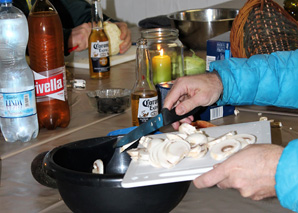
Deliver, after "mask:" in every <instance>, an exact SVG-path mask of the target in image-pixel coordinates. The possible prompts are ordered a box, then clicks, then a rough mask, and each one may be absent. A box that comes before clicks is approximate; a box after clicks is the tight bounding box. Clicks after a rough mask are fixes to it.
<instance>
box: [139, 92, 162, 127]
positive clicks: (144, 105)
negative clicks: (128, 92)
mask: <svg viewBox="0 0 298 213" xmlns="http://www.w3.org/2000/svg"><path fill="white" fill-rule="evenodd" d="M157 114H158V96H155V97H152V98H140V99H139V107H138V120H139V124H142V123H145V122H147V121H148V120H149V119H150V118H152V117H155V116H156V115H157Z"/></svg>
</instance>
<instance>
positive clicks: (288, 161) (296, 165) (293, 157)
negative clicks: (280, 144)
mask: <svg viewBox="0 0 298 213" xmlns="http://www.w3.org/2000/svg"><path fill="white" fill-rule="evenodd" d="M297 153H298V139H296V140H293V141H291V142H290V143H289V144H288V145H287V146H286V148H285V149H284V151H283V153H282V155H281V157H280V159H279V162H278V165H277V169H276V174H275V180H276V185H275V190H276V194H277V197H278V199H279V201H280V203H281V205H282V206H284V207H287V208H289V209H291V210H292V211H296V212H298V155H297Z"/></svg>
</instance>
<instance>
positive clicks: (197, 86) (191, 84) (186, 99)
mask: <svg viewBox="0 0 298 213" xmlns="http://www.w3.org/2000/svg"><path fill="white" fill-rule="evenodd" d="M222 90H223V88H222V83H221V80H220V78H219V77H218V75H217V74H216V73H205V74H199V75H192V76H184V77H181V78H178V79H176V80H175V82H174V85H173V87H172V88H171V90H170V92H169V93H168V94H167V97H166V99H165V102H164V106H163V107H165V108H168V109H172V108H173V107H175V106H176V113H177V115H183V114H185V113H188V112H189V111H191V110H192V109H194V108H195V107H197V106H209V105H211V104H213V103H215V102H216V101H217V100H218V99H219V97H220V94H221V93H222ZM192 120H193V116H190V117H188V118H185V119H183V120H182V121H181V122H186V123H190V122H191V121H192ZM172 126H173V128H174V129H176V130H177V129H178V128H179V122H176V123H173V124H172Z"/></svg>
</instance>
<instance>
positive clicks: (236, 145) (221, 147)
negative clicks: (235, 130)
mask: <svg viewBox="0 0 298 213" xmlns="http://www.w3.org/2000/svg"><path fill="white" fill-rule="evenodd" d="M240 149H241V144H240V142H239V141H237V140H235V139H227V140H224V141H222V142H220V143H217V144H215V145H213V146H212V147H211V149H210V156H211V157H212V158H213V159H215V160H224V159H226V158H228V157H229V156H230V155H232V154H234V153H236V152H238V151H239V150H240Z"/></svg>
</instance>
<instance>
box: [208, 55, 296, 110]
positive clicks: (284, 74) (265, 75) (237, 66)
mask: <svg viewBox="0 0 298 213" xmlns="http://www.w3.org/2000/svg"><path fill="white" fill-rule="evenodd" d="M210 70H217V72H218V73H219V75H220V76H221V79H222V82H223V88H224V91H223V96H222V99H220V100H219V101H218V103H217V104H218V105H226V104H231V105H262V106H265V105H267V106H269V105H273V106H278V107H287V108H298V50H296V51H285V52H275V53H272V54H271V55H255V56H252V57H250V58H249V59H244V58H231V59H228V60H221V61H215V62H212V63H211V65H210Z"/></svg>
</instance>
